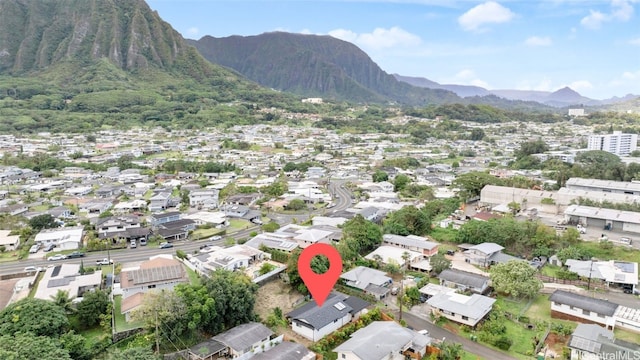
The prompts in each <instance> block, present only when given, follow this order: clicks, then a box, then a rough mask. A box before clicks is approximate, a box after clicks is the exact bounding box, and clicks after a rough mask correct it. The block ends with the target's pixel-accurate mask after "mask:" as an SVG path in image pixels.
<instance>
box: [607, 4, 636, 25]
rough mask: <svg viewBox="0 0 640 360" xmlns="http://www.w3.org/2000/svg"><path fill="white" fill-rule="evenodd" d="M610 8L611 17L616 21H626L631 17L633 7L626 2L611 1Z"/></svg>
mask: <svg viewBox="0 0 640 360" xmlns="http://www.w3.org/2000/svg"><path fill="white" fill-rule="evenodd" d="M611 7H612V8H613V10H612V11H611V16H612V17H613V18H614V19H616V20H620V21H628V20H629V19H631V16H633V5H631V4H630V3H629V1H627V0H613V1H612V2H611Z"/></svg>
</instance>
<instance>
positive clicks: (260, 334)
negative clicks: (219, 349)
mask: <svg viewBox="0 0 640 360" xmlns="http://www.w3.org/2000/svg"><path fill="white" fill-rule="evenodd" d="M274 338H276V336H275V334H274V333H273V331H271V330H270V329H269V328H268V327H266V326H264V325H262V324H261V323H258V322H250V323H246V324H242V325H238V326H236V327H234V328H231V329H229V330H227V331H225V332H223V333H220V334H218V335H216V336H214V337H212V338H211V339H212V340H216V341H219V342H220V343H222V344H224V345H225V346H226V347H227V350H226V352H223V354H224V355H228V356H230V357H232V358H235V357H239V356H241V355H243V354H245V353H248V352H251V351H253V350H254V349H257V348H260V347H262V345H263V344H264V345H265V346H266V344H267V343H269V342H270V341H271V340H272V339H274Z"/></svg>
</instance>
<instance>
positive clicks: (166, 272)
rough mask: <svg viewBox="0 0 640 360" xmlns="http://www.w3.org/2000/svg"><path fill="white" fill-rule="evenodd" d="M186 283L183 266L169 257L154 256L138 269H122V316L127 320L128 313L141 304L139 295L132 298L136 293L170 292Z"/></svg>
mask: <svg viewBox="0 0 640 360" xmlns="http://www.w3.org/2000/svg"><path fill="white" fill-rule="evenodd" d="M188 282H189V277H188V276H187V272H186V271H185V269H184V266H183V265H182V263H181V262H180V261H178V260H176V259H174V258H173V257H172V256H171V255H164V254H162V255H156V256H153V257H151V258H150V259H149V260H147V261H143V262H142V263H141V264H140V266H139V267H136V268H130V269H122V272H121V274H120V288H121V291H122V308H123V314H125V316H126V317H127V319H128V318H129V315H130V312H131V311H132V310H133V309H135V308H136V307H137V305H140V304H141V301H142V296H141V295H138V296H136V297H135V298H134V297H133V296H134V295H136V294H138V293H146V292H148V291H160V290H172V289H173V288H174V286H176V285H177V284H181V283H188Z"/></svg>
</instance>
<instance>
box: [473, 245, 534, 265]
mask: <svg viewBox="0 0 640 360" xmlns="http://www.w3.org/2000/svg"><path fill="white" fill-rule="evenodd" d="M502 250H504V247H502V246H500V245H498V244H496V243H492V242H485V243H482V244H478V245H474V246H471V247H469V249H467V250H465V251H464V252H463V253H462V254H463V255H464V257H465V261H466V262H468V263H470V264H473V265H478V266H483V267H489V266H491V265H494V264H498V263H505V262H509V261H512V260H522V259H519V258H517V257H515V256H511V255H508V254H505V253H503V252H502Z"/></svg>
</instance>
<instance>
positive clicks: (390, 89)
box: [187, 32, 461, 105]
mask: <svg viewBox="0 0 640 360" xmlns="http://www.w3.org/2000/svg"><path fill="white" fill-rule="evenodd" d="M187 41H188V43H190V44H192V45H194V46H195V47H196V48H197V49H198V51H200V53H201V54H202V55H203V56H204V57H205V58H206V59H207V60H209V61H211V62H212V63H215V64H219V65H222V66H225V67H228V68H232V69H234V70H236V71H238V72H239V73H241V74H243V75H244V76H246V77H247V78H249V79H251V80H253V81H255V82H257V83H259V84H261V85H263V86H267V87H270V88H274V89H278V90H282V91H289V92H293V93H296V94H299V95H303V96H319V97H324V98H329V99H335V100H348V101H359V102H378V103H380V102H399V103H403V104H409V105H426V104H429V103H438V104H443V103H454V102H460V101H461V98H460V97H458V96H457V95H456V94H454V93H453V92H450V91H446V90H440V89H423V88H417V87H414V86H411V85H409V84H406V83H404V82H400V81H398V80H396V79H395V78H394V77H393V76H392V75H389V74H387V73H386V72H384V71H383V70H382V69H380V67H379V66H378V65H377V64H376V63H375V62H373V61H372V60H371V58H370V57H369V56H368V55H367V54H366V53H365V52H363V51H362V50H360V49H359V48H358V47H357V46H355V45H353V44H351V43H349V42H346V41H342V40H339V39H336V38H333V37H331V36H320V35H306V34H292V33H285V32H271V33H264V34H261V35H256V36H246V37H243V36H230V37H225V38H214V37H211V36H205V37H203V38H201V39H200V40H197V41H196V40H187Z"/></svg>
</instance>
